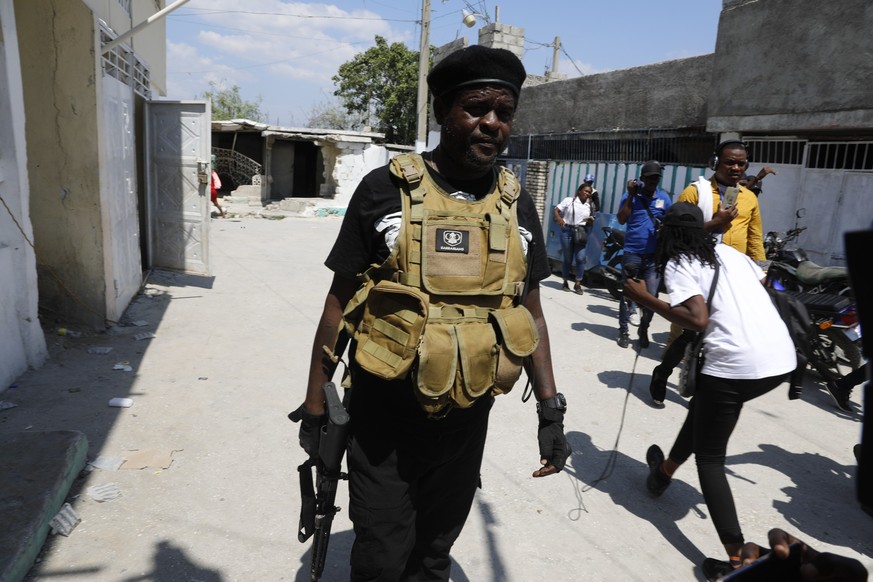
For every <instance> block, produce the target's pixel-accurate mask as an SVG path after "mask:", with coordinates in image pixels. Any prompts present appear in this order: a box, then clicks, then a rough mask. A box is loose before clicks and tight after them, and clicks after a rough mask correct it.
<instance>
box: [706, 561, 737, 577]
mask: <svg viewBox="0 0 873 582" xmlns="http://www.w3.org/2000/svg"><path fill="white" fill-rule="evenodd" d="M738 567H739V564H737V565H736V566H734V565H733V564H732V563H730V562H725V561H724V560H716V559H715V558H704V559H703V564H701V566H700V569H701V570H703V575H704V576H705V577H706V579H707V580H709V581H710V582H716V581H717V580H720V579H722V578H724V577H725V576H727V575H728V574H730V573H731V572H733V571H734V570H735V569H737V568H738Z"/></svg>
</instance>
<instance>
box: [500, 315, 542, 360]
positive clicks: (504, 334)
mask: <svg viewBox="0 0 873 582" xmlns="http://www.w3.org/2000/svg"><path fill="white" fill-rule="evenodd" d="M491 317H492V319H494V322H495V323H496V324H497V328H498V329H499V330H500V336H501V337H500V338H498V341H499V343H500V344H501V345H502V346H503V347H505V348H506V349H507V350H509V351H510V352H511V353H513V354H515V355H516V356H521V357H526V356H529V355H531V354H532V353H534V350H536V349H537V346H538V345H539V343H540V335H539V333H538V332H537V324H536V322H535V321H534V318H533V316H532V315H531V314H530V311H528V310H527V308H525V307H524V306H522V305H518V306H516V307H508V308H506V309H498V310H495V311H492V312H491Z"/></svg>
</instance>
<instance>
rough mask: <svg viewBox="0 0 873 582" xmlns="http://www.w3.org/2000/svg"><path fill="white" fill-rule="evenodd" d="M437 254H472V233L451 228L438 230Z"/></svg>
mask: <svg viewBox="0 0 873 582" xmlns="http://www.w3.org/2000/svg"><path fill="white" fill-rule="evenodd" d="M436 252H438V253H463V254H465V255H466V254H467V253H469V252H470V233H469V232H468V231H466V230H455V229H451V228H438V229H436Z"/></svg>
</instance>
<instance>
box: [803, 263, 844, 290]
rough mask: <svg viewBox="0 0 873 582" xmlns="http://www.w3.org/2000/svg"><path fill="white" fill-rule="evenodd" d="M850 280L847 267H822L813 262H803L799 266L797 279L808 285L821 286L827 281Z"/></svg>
mask: <svg viewBox="0 0 873 582" xmlns="http://www.w3.org/2000/svg"><path fill="white" fill-rule="evenodd" d="M848 278H849V270H848V269H847V268H845V267H822V266H821V265H817V264H815V263H813V262H812V261H803V262H802V263H800V264H799V265H798V266H797V279H798V280H799V281H800V282H801V283H806V284H807V285H819V284H821V283H826V282H827V281H834V280H837V279H847V280H848Z"/></svg>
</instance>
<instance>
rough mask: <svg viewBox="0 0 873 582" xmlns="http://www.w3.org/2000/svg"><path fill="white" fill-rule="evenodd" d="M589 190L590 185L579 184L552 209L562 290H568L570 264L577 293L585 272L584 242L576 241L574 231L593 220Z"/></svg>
mask: <svg viewBox="0 0 873 582" xmlns="http://www.w3.org/2000/svg"><path fill="white" fill-rule="evenodd" d="M591 190H592V187H591V185H589V184H581V185H580V186H579V188H577V189H576V195H575V196H568V197H567V198H564V199H563V200H561V202H560V203H559V204H558V205H557V206H555V208H554V210H553V211H552V213H553V214H554V218H555V222H556V223H557V224H558V226H560V227H561V257H562V258H563V264H562V265H561V274H562V275H563V277H564V291H569V290H570V286H569V285H568V284H567V280H568V279H569V278H570V265H571V264H572V265H573V267H574V274H575V275H576V284H575V285H574V286H573V291H575V292H576V293H578V294H579V295H582V275H583V274H584V273H585V264H584V262H583V261H584V258H585V243H577V242H576V239H575V236H574V233H575V228H576V227H577V226H584V227H586V229H587V228H590V226H591V223H592V222H594V212H593V211H592V208H591V203H590V202H589V199H590V198H591Z"/></svg>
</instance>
